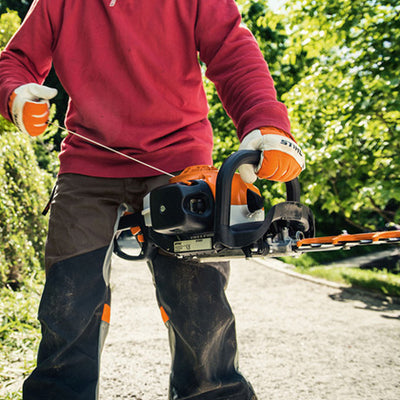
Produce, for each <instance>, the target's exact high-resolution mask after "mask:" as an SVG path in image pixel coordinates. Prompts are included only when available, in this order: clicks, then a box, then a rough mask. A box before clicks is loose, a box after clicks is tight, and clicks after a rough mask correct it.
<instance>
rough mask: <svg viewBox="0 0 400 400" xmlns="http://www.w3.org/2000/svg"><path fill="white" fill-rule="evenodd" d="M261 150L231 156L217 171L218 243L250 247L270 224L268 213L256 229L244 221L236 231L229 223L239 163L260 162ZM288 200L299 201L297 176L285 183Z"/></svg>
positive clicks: (216, 208)
mask: <svg viewBox="0 0 400 400" xmlns="http://www.w3.org/2000/svg"><path fill="white" fill-rule="evenodd" d="M260 156H261V151H257V150H241V151H237V152H236V153H233V154H232V155H230V156H229V157H228V158H227V159H226V160H225V162H224V163H223V164H222V166H221V169H220V170H219V172H218V176H217V182H216V193H215V203H216V204H215V224H214V231H215V245H216V246H217V247H218V246H219V245H221V246H223V247H228V248H240V247H245V246H249V245H251V244H252V243H254V242H255V241H256V240H258V239H259V238H260V237H262V235H263V233H264V232H266V231H267V230H268V227H269V226H270V224H271V221H272V219H271V217H270V216H269V215H267V216H266V219H265V221H264V222H263V223H260V225H259V226H258V228H254V223H252V224H251V225H249V227H248V229H246V226H245V224H241V225H240V227H241V228H240V229H238V230H235V228H234V227H231V226H230V225H229V221H230V208H231V207H230V206H231V190H232V179H233V176H234V174H235V172H236V170H237V169H238V167H239V166H240V165H243V164H253V165H258V163H259V161H260ZM286 198H287V201H294V202H299V201H300V184H299V181H298V180H297V179H294V180H292V181H290V182H287V183H286Z"/></svg>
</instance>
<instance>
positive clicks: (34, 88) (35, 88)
mask: <svg viewBox="0 0 400 400" xmlns="http://www.w3.org/2000/svg"><path fill="white" fill-rule="evenodd" d="M56 95H57V89H53V88H50V87H47V86H41V85H38V84H37V83H28V84H26V85H22V86H19V87H18V88H17V89H15V90H14V92H13V93H12V94H11V96H10V100H9V102H8V107H9V110H10V112H11V117H12V120H13V122H14V124H15V125H16V126H17V128H18V129H19V130H20V131H21V132H24V133H27V134H29V135H31V136H38V135H40V134H42V133H43V132H44V131H45V130H46V128H47V121H48V118H49V109H50V103H49V100H50V99H52V98H53V97H54V96H56Z"/></svg>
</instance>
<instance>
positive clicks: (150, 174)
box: [0, 0, 304, 400]
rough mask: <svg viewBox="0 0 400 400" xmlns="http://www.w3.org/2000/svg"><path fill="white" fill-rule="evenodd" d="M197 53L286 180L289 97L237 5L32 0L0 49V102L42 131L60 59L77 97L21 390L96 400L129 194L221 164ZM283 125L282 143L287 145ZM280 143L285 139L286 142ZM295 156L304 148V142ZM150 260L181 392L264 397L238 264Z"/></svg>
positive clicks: (179, 0)
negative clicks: (240, 339) (257, 389)
mask: <svg viewBox="0 0 400 400" xmlns="http://www.w3.org/2000/svg"><path fill="white" fill-rule="evenodd" d="M198 57H200V59H201V60H202V61H203V62H204V63H205V65H206V66H207V76H208V78H209V79H211V80H212V81H213V82H214V83H215V85H216V87H217V90H218V93H219V95H220V97H221V100H222V102H223V104H224V106H225V108H226V110H227V112H228V113H229V115H230V116H231V118H232V120H233V121H234V123H235V125H236V127H237V132H238V136H239V139H240V140H241V141H242V144H241V148H243V149H259V150H263V156H262V159H261V160H260V165H259V166H258V167H257V168H256V169H255V168H254V167H253V166H250V165H246V166H242V167H241V171H240V172H241V174H242V177H243V179H244V180H246V181H254V180H255V179H256V178H257V175H256V173H257V174H258V176H260V177H263V178H267V179H272V180H278V181H288V180H291V179H294V178H295V177H296V176H297V175H298V174H299V173H300V171H301V170H302V168H303V167H304V159H303V156H302V154H301V151H300V150H299V149H298V147H297V146H296V144H295V142H294V139H293V137H292V136H291V134H290V125H289V120H288V116H287V110H286V108H285V106H284V105H283V104H281V103H279V102H278V101H277V100H276V92H275V89H274V87H273V82H272V79H271V76H270V74H269V71H268V68H267V65H266V63H265V61H264V59H263V57H262V54H261V52H260V50H259V48H258V46H257V43H256V41H255V39H254V38H253V36H252V35H251V33H250V32H249V31H248V30H247V29H246V28H244V27H243V26H241V20H240V14H239V12H238V10H237V7H236V5H235V3H234V1H233V0H192V1H188V0H163V1H160V0H146V1H143V0H111V1H110V0H85V1H74V0H35V1H34V2H33V4H32V6H31V9H30V11H29V13H28V15H27V17H26V19H25V20H24V22H23V24H22V26H21V27H20V29H19V31H18V32H17V33H16V35H15V36H14V37H13V38H12V40H11V41H10V43H9V44H8V45H7V47H6V49H5V50H4V51H3V52H2V54H1V58H0V102H1V103H0V112H1V113H2V115H4V116H5V117H6V118H8V119H10V120H12V121H13V122H14V123H15V124H16V125H17V126H18V128H19V129H20V130H21V131H23V132H26V133H28V134H31V135H33V136H34V135H38V134H40V133H42V132H43V131H44V130H45V128H46V126H47V118H48V106H49V102H48V100H50V99H51V98H53V97H54V96H55V95H56V91H55V89H52V88H48V87H45V86H42V83H43V81H44V79H45V78H46V76H47V74H48V72H49V70H50V67H51V64H52V63H53V65H54V68H55V70H56V73H57V75H58V77H59V79H60V82H61V84H62V85H63V87H64V88H65V90H66V92H67V93H68V95H69V97H70V101H69V107H68V111H67V116H66V121H65V124H66V127H67V128H68V129H69V130H70V131H72V132H76V133H78V134H80V135H83V136H84V137H86V138H89V139H91V140H95V141H97V142H100V143H102V144H103V145H106V146H109V147H112V148H114V149H118V150H119V151H122V152H124V153H125V154H128V155H129V156H133V157H135V158H136V159H138V160H139V161H141V162H142V163H143V164H142V163H134V162H132V161H129V160H127V159H126V158H123V157H121V156H119V155H118V154H115V153H113V152H110V151H107V150H106V149H104V148H102V147H98V146H95V145H93V144H92V143H90V142H88V141H86V140H84V139H82V138H80V137H78V136H75V135H69V136H67V138H66V139H65V140H64V141H63V143H62V147H61V152H60V156H59V157H60V171H59V176H58V180H57V185H56V190H55V193H54V197H53V199H52V204H51V212H50V218H49V231H48V239H47V243H46V285H45V288H44V292H43V296H42V300H41V304H40V308H39V319H40V321H41V324H42V341H41V344H40V348H39V353H38V361H37V367H36V369H35V370H34V371H33V373H32V374H31V375H30V377H28V379H27V380H26V381H25V383H24V399H25V400H33V399H35V400H38V399H57V400H63V399H68V400H75V399H76V400H78V399H82V400H83V399H84V400H91V399H95V398H97V396H98V375H99V365H100V361H99V360H100V353H101V349H102V345H103V342H104V339H105V335H106V331H107V325H108V322H109V312H110V308H109V307H110V290H109V270H110V260H109V254H110V248H111V247H110V242H111V239H112V237H113V233H114V227H115V226H116V223H117V221H118V216H119V215H120V213H121V210H123V208H121V205H126V206H129V207H130V208H132V209H134V210H140V209H141V203H142V199H143V196H144V195H145V194H146V193H147V192H149V191H150V190H152V189H153V188H155V187H157V186H159V185H161V184H165V183H167V182H168V176H166V175H160V173H159V172H156V171H154V169H153V168H151V167H148V166H147V165H146V164H149V165H151V166H152V167H156V168H158V169H159V170H162V171H166V172H168V173H175V172H176V171H180V170H182V169H184V168H185V167H187V166H189V165H197V164H203V165H204V164H211V163H212V159H211V151H212V145H213V137H212V129H211V126H210V123H209V121H208V120H207V112H208V106H207V101H206V96H205V93H204V89H203V86H202V77H201V68H200V66H199V62H198ZM282 136H283V137H285V138H286V140H285V141H282V140H281V139H282ZM282 142H283V143H286V144H287V143H289V144H290V146H287V145H285V144H282ZM294 148H295V150H297V151H293V149H294ZM149 266H150V269H151V271H152V274H153V279H154V283H155V287H156V295H157V300H158V303H159V306H160V308H161V311H162V315H163V318H164V321H165V323H166V325H167V327H168V330H169V337H170V343H171V352H172V367H171V376H170V391H169V398H170V399H174V400H183V399H192V400H194V399H201V400H208V399H213V400H214V399H215V400H216V399H220V400H222V399H232V400H250V399H256V396H255V394H254V392H253V389H252V387H251V385H250V384H249V383H248V382H247V381H246V379H245V378H244V377H243V376H242V375H241V374H240V373H239V372H238V370H237V346H236V334H235V325H234V317H233V315H232V311H231V309H230V306H229V304H228V302H227V299H226V297H225V293H224V288H225V286H226V284H227V279H228V274H229V264H228V263H215V264H212V263H211V264H201V265H200V264H197V263H193V262H191V263H188V262H186V261H182V260H178V259H175V258H171V257H166V256H164V255H161V254H158V255H157V256H156V257H155V258H154V259H153V260H152V261H151V262H149Z"/></svg>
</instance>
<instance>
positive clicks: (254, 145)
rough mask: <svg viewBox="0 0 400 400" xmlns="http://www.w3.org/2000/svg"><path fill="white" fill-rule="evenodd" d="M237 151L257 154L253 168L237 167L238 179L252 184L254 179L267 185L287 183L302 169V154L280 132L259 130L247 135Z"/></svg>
mask: <svg viewBox="0 0 400 400" xmlns="http://www.w3.org/2000/svg"><path fill="white" fill-rule="evenodd" d="M239 150H260V151H262V153H261V158H260V162H259V164H258V165H257V166H254V165H251V164H243V165H241V166H240V167H239V173H240V176H241V177H242V179H243V180H244V181H245V182H247V183H253V182H254V181H255V180H256V179H257V177H259V178H262V179H268V180H271V181H278V182H288V181H291V180H292V179H294V178H296V177H297V176H299V174H300V172H301V171H302V170H303V169H304V168H305V159H304V155H303V152H302V151H301V149H300V147H299V146H298V145H297V144H296V142H295V141H294V140H293V139H292V137H291V136H290V135H289V134H287V133H285V132H284V131H282V130H280V129H277V128H273V127H267V128H260V129H256V130H254V131H251V132H250V133H249V134H247V135H246V136H245V137H244V139H243V141H242V143H241V144H240V146H239Z"/></svg>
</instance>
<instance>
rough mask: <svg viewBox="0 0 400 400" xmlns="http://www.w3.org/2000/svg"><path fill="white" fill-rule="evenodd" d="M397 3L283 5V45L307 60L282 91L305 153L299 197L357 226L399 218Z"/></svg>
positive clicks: (345, 0) (343, 0) (346, 0)
mask: <svg viewBox="0 0 400 400" xmlns="http://www.w3.org/2000/svg"><path fill="white" fill-rule="evenodd" d="M396 3H397V2H395V1H382V0H379V1H378V0H370V1H361V0H340V1H336V2H334V3H332V2H328V1H319V2H316V1H313V0H304V1H298V2H296V3H294V5H292V6H291V7H293V9H292V12H290V13H289V15H290V19H289V22H290V28H291V30H292V34H291V38H292V39H291V45H290V47H289V49H293V50H294V51H295V52H296V51H298V49H299V48H302V49H303V51H305V52H306V53H307V54H308V55H309V56H310V57H312V58H313V60H314V62H313V64H312V65H311V67H310V68H309V69H308V70H307V74H306V75H305V77H304V78H303V79H302V80H301V81H300V82H299V83H298V84H297V85H295V86H294V87H293V88H292V89H291V90H290V91H289V92H288V93H286V95H285V96H283V98H284V100H285V102H286V103H287V105H288V106H289V109H290V114H291V120H292V125H293V129H294V133H295V136H296V137H297V138H298V140H299V141H300V142H301V144H302V146H303V148H304V150H305V152H306V155H307V158H308V166H307V169H306V171H305V172H304V173H303V174H302V177H301V181H302V183H303V186H305V198H306V202H307V203H309V204H311V205H313V206H314V208H315V209H317V210H318V211H317V212H318V213H319V215H320V216H322V217H323V216H324V215H326V214H325V213H327V214H338V215H340V216H343V217H344V218H345V220H346V221H347V222H349V223H350V224H352V225H353V226H356V227H357V229H366V230H368V229H376V228H383V227H384V225H385V224H387V223H390V222H396V223H399V220H400V212H399V205H400V191H399V184H400V179H399V173H398V170H399V157H398V155H399V150H400V149H399V147H400V142H399V139H400V126H399V122H400V97H399V88H400V71H399V69H398V65H399V62H400V42H399V40H398V38H399V37H400V20H399V11H400V6H399V5H397V4H396ZM315 56H317V57H315Z"/></svg>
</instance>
